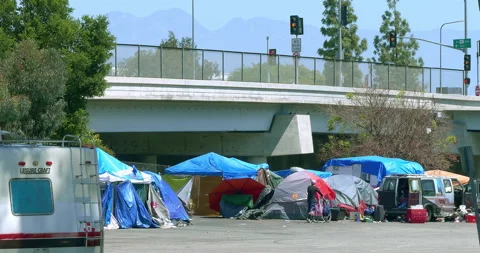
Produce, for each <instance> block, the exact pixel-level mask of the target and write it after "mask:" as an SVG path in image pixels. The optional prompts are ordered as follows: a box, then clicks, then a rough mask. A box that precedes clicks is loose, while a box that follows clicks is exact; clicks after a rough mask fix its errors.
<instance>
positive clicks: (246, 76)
mask: <svg viewBox="0 0 480 253" xmlns="http://www.w3.org/2000/svg"><path fill="white" fill-rule="evenodd" d="M292 59H293V58H292ZM260 72H261V76H260ZM279 77H280V80H279ZM228 80H229V81H244V82H269V83H292V84H293V83H295V65H294V63H292V64H280V65H278V64H276V63H263V64H262V65H261V70H260V64H259V63H256V64H253V65H252V66H251V67H245V68H243V77H242V69H241V68H239V69H236V70H234V71H232V72H230V74H229V75H228ZM298 83H299V84H311V85H314V84H324V83H325V81H324V78H323V76H322V74H321V73H320V71H317V72H316V73H315V72H314V71H313V70H312V69H310V68H307V67H306V66H305V65H301V64H300V65H299V66H298Z"/></svg>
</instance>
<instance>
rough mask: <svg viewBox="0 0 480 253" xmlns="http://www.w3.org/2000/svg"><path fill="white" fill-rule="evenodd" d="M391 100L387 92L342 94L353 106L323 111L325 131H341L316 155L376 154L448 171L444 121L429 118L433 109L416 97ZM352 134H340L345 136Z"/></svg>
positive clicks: (448, 132)
mask: <svg viewBox="0 0 480 253" xmlns="http://www.w3.org/2000/svg"><path fill="white" fill-rule="evenodd" d="M415 96H418V97H407V96H406V94H405V93H404V92H400V94H398V95H396V96H393V95H390V94H389V92H388V91H387V90H381V89H367V91H366V92H365V93H362V94H360V93H355V94H347V97H348V99H349V100H350V102H351V103H352V106H345V105H343V106H342V105H341V104H340V103H339V104H338V105H336V106H332V107H330V108H328V113H329V115H330V119H329V121H328V130H329V131H335V130H336V131H337V132H340V133H341V135H338V136H333V137H331V138H329V139H328V141H327V142H325V143H322V144H321V146H320V148H319V150H320V153H319V154H317V155H318V157H319V158H320V159H321V160H322V161H325V160H328V159H329V157H330V158H333V157H348V156H365V155H379V156H384V157H398V158H403V159H406V160H410V161H416V162H418V163H420V164H422V165H423V167H424V168H425V169H427V170H428V169H449V168H450V166H452V163H451V162H452V161H453V162H454V161H455V160H452V159H454V158H455V156H452V155H451V154H449V151H450V148H451V147H452V144H454V143H456V138H455V137H454V136H452V135H451V132H452V131H453V126H452V123H451V121H450V120H449V119H445V118H438V119H436V118H435V117H434V115H435V111H436V108H435V106H434V101H430V100H428V99H427V98H425V97H421V94H416V95H415ZM347 131H348V132H351V133H355V134H348V135H347V134H345V133H346V132H347Z"/></svg>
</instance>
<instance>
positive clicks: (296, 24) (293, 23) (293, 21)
mask: <svg viewBox="0 0 480 253" xmlns="http://www.w3.org/2000/svg"><path fill="white" fill-rule="evenodd" d="M290 34H291V35H303V18H301V17H299V16H298V15H291V16H290Z"/></svg>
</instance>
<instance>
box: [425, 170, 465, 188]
mask: <svg viewBox="0 0 480 253" xmlns="http://www.w3.org/2000/svg"><path fill="white" fill-rule="evenodd" d="M425 175H429V176H441V177H451V178H456V179H458V181H459V182H460V184H462V185H465V184H468V182H469V181H470V178H469V177H466V176H462V175H459V174H455V173H452V172H448V171H444V170H429V171H425Z"/></svg>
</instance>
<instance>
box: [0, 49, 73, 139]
mask: <svg viewBox="0 0 480 253" xmlns="http://www.w3.org/2000/svg"><path fill="white" fill-rule="evenodd" d="M0 70H1V71H0V72H1V73H4V77H5V80H6V82H7V84H8V93H9V95H10V96H11V97H23V98H24V99H28V101H29V102H26V101H23V102H22V103H21V104H22V105H23V106H21V108H23V109H25V108H26V105H27V104H29V103H31V105H32V106H30V107H29V109H28V113H26V114H23V115H22V117H20V118H17V120H18V121H19V122H17V124H18V125H17V127H18V129H16V130H17V131H18V130H19V131H20V132H21V133H22V134H23V135H25V136H28V137H30V138H46V137H48V136H50V135H51V134H53V133H54V132H55V131H56V130H57V129H58V128H59V127H60V126H61V124H62V122H63V119H64V116H65V113H64V111H63V109H64V107H65V102H64V100H63V96H64V93H65V82H66V79H67V77H66V70H65V63H64V62H63V60H62V57H61V56H60V54H59V53H58V52H57V51H56V50H54V49H39V48H38V47H37V44H36V43H35V42H34V41H33V40H26V41H22V42H20V43H19V44H18V45H17V47H16V48H15V49H14V51H13V53H12V54H11V55H10V56H9V57H7V58H6V59H5V60H3V62H2V63H1V65H0ZM4 92H5V91H4ZM4 94H6V93H4ZM4 96H5V95H4ZM7 97H8V95H7ZM14 115H18V113H17V112H14ZM7 130H8V128H7Z"/></svg>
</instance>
